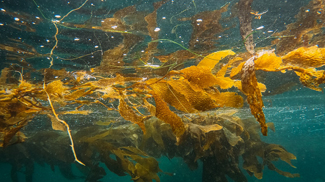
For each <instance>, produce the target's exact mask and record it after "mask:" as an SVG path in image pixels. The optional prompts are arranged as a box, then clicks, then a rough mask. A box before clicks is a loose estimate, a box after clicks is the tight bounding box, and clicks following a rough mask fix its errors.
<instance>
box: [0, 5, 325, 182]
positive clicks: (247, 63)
mask: <svg viewBox="0 0 325 182" xmlns="http://www.w3.org/2000/svg"><path fill="white" fill-rule="evenodd" d="M252 2H253V1H252V0H240V1H239V3H238V4H236V5H234V6H233V10H235V9H237V10H238V11H239V13H238V12H236V13H233V14H231V15H230V16H229V17H222V16H223V13H225V12H227V11H228V7H230V5H231V3H227V4H226V5H224V6H222V7H220V8H217V9H215V10H211V11H203V12H199V13H197V12H189V13H195V14H194V15H189V16H190V17H189V18H180V19H179V21H190V23H191V25H192V28H193V32H192V34H191V38H190V40H189V42H181V43H179V42H177V41H173V40H169V39H160V38H162V37H164V38H165V35H163V36H162V31H160V28H161V30H163V29H162V27H160V26H161V25H162V24H163V23H162V22H160V20H159V17H157V15H159V13H160V10H162V9H163V8H165V6H166V7H167V8H168V6H169V5H170V4H172V3H170V4H169V3H168V0H162V1H158V2H155V3H153V5H151V4H149V5H148V7H153V10H152V11H151V12H144V11H139V10H140V9H141V8H143V7H139V6H138V5H131V6H129V7H123V8H122V9H119V10H113V11H112V12H111V13H109V14H106V15H105V16H103V17H102V20H101V21H100V22H99V21H98V22H97V23H93V22H92V21H94V20H95V19H96V18H98V17H94V16H91V17H90V18H89V19H88V20H87V21H86V22H84V23H83V24H80V22H79V23H74V22H73V21H71V22H70V21H69V22H63V19H64V18H66V17H67V16H68V15H69V14H70V13H72V12H75V11H76V12H78V11H77V10H80V9H82V8H86V7H87V6H86V7H83V6H84V5H85V4H87V3H88V1H87V0H86V1H84V3H83V4H82V5H81V6H79V7H78V8H76V9H73V10H71V11H70V12H68V14H66V16H63V18H61V19H60V20H57V21H50V22H47V23H49V24H50V25H51V26H52V25H54V26H55V30H56V34H54V39H55V42H54V45H51V47H52V46H53V47H52V49H51V51H50V53H46V54H44V53H42V54H41V53H39V52H38V51H39V50H38V49H35V48H34V46H31V45H28V44H27V43H25V42H24V41H20V40H13V39H12V40H10V41H9V43H4V44H1V45H0V49H1V50H4V52H5V53H6V56H7V60H15V61H16V62H15V63H13V64H8V65H6V66H8V67H6V68H4V69H2V72H1V77H0V84H1V90H0V145H1V147H3V148H0V154H1V156H3V155H4V156H7V157H6V160H7V159H8V160H9V161H10V163H11V164H12V165H13V166H14V167H13V174H16V173H17V171H18V167H17V166H15V165H16V164H15V162H16V161H17V160H18V161H19V162H20V163H21V164H19V165H21V166H30V165H31V164H33V163H34V162H37V163H40V164H43V165H44V163H47V164H49V165H50V166H51V168H53V169H54V166H58V167H59V169H61V171H65V169H66V171H70V170H71V169H70V168H69V167H67V166H69V165H70V164H71V163H72V162H74V160H75V161H77V162H79V163H80V164H85V165H86V166H81V165H80V166H78V167H79V168H80V170H81V171H82V173H84V176H83V177H84V178H85V179H86V181H98V180H100V179H101V178H103V177H104V176H105V174H106V173H105V169H104V168H103V167H101V166H100V165H99V164H100V163H104V164H105V165H106V167H107V168H108V169H109V170H111V171H112V172H114V173H115V174H117V175H118V176H124V175H129V176H130V177H131V180H133V181H137V182H141V181H152V180H155V181H160V179H159V175H158V174H159V173H160V172H162V171H161V170H160V168H159V164H158V162H157V160H156V159H155V158H158V157H161V156H163V155H165V156H167V157H169V158H173V157H180V158H183V159H184V162H185V163H187V164H188V166H189V168H190V169H193V170H194V169H196V168H197V167H198V162H199V161H202V162H203V168H204V172H203V182H207V181H227V180H228V179H229V178H231V179H232V180H234V181H247V179H246V177H245V175H244V172H245V171H242V169H244V170H246V172H247V173H248V174H249V175H254V176H255V177H256V178H257V179H262V177H263V170H265V168H266V167H268V168H269V169H270V170H274V171H275V172H277V173H279V174H280V175H283V176H286V177H298V174H291V173H288V172H284V171H281V170H280V169H278V168H277V167H276V166H275V164H276V163H274V164H273V163H272V162H273V161H276V160H282V161H285V162H286V163H288V164H289V165H290V166H291V167H294V166H293V165H292V164H291V160H295V159H296V157H295V156H294V155H293V154H291V153H289V152H288V151H287V150H286V149H285V148H284V147H282V146H280V145H276V144H268V143H265V142H263V141H262V140H261V137H260V132H258V131H259V130H260V129H261V131H262V134H263V135H267V132H268V131H267V130H268V128H270V129H271V130H273V131H274V125H273V124H272V123H270V122H268V123H266V121H267V119H268V118H265V116H264V113H263V107H264V104H263V100H262V98H263V97H264V96H265V95H267V94H268V93H272V94H280V93H283V92H284V91H287V90H289V89H287V88H283V87H284V86H287V85H286V84H288V86H290V88H291V87H292V86H296V87H298V86H299V85H300V84H299V83H298V82H297V81H295V80H290V82H289V83H284V84H283V85H280V86H279V87H277V88H272V86H273V85H269V83H268V82H267V79H269V76H271V77H272V76H273V75H272V73H269V72H290V71H292V73H293V74H296V75H297V76H298V77H299V79H300V82H301V83H302V85H303V86H306V87H308V88H310V89H313V90H316V91H322V88H321V84H323V83H325V71H324V70H322V68H323V66H324V65H325V63H324V56H323V55H324V48H322V47H323V45H322V44H319V45H318V46H315V45H316V43H317V44H318V43H319V42H321V38H322V35H321V34H320V33H319V32H320V29H321V27H322V25H321V24H320V23H319V22H318V21H317V20H322V19H323V14H324V13H320V14H319V13H317V9H318V10H319V8H320V7H322V6H323V1H321V0H313V1H311V2H310V4H309V5H307V6H306V7H305V8H302V10H301V11H300V13H299V14H298V15H297V22H295V23H293V24H290V25H289V26H287V30H285V31H283V32H280V33H278V34H273V37H272V36H270V37H268V38H274V37H276V36H277V37H276V38H278V40H276V41H274V42H273V43H274V44H276V45H275V47H276V50H261V49H262V48H255V42H254V39H253V34H255V33H256V31H252V25H251V24H252V21H253V19H252V17H253V16H252V15H253V14H254V15H257V18H259V17H260V14H258V13H254V12H252V11H251V5H252ZM35 3H36V2H35ZM193 4H194V5H195V3H194V1H193ZM195 6H196V5H195ZM162 7H163V8H162ZM160 8H161V9H160ZM306 8H308V9H309V12H306ZM1 11H2V10H1ZM94 12H95V11H94ZM6 13H7V14H8V12H6ZM6 13H5V14H6ZM308 13H310V14H308ZM112 14H113V15H112ZM316 14H318V15H316ZM8 15H9V16H17V17H18V16H19V15H21V16H23V15H24V14H23V13H21V14H19V13H12V14H8ZM235 16H238V18H239V29H240V36H241V37H242V41H240V42H239V43H238V42H237V43H236V46H235V47H233V48H232V49H231V50H230V49H229V46H228V47H227V49H226V50H223V49H218V50H216V49H215V47H216V45H217V42H216V41H218V40H219V39H220V38H221V36H218V35H221V33H223V32H225V31H227V30H228V29H229V28H233V27H235V26H236V25H233V26H231V25H230V26H229V25H227V27H225V26H224V25H225V24H224V23H225V22H226V21H228V20H231V19H232V18H233V17H235ZM29 18H31V17H29ZM255 18H256V17H255ZM45 19H46V18H45ZM45 19H42V21H44V20H45ZM164 19H166V17H162V20H161V21H163V20H164ZM158 20H159V21H158ZM256 20H257V19H256ZM311 20H312V21H311ZM309 21H310V22H309ZM37 23H38V22H37ZM300 24H302V25H304V26H300ZM22 26H24V25H19V27H13V28H19V29H21V28H22ZM33 26H34V25H33ZM35 26H36V25H35ZM176 26H178V25H176ZM58 27H60V31H59V29H58ZM66 29H73V30H75V31H76V32H78V31H79V30H85V31H87V33H88V32H90V31H93V33H94V37H96V39H97V36H96V34H98V33H102V34H103V35H106V36H107V37H109V36H110V37H111V38H110V39H109V41H111V42H110V43H111V44H112V46H111V47H109V48H107V46H102V44H104V43H106V42H108V41H107V40H99V39H97V42H96V46H95V47H97V48H99V49H100V50H99V49H98V50H96V51H95V52H92V53H90V54H87V55H89V56H90V55H91V56H92V55H95V53H96V52H98V53H100V57H101V58H100V60H96V61H97V62H96V61H95V62H96V64H94V65H90V64H89V62H91V61H90V60H87V62H88V64H89V65H88V66H89V67H90V69H89V70H88V67H87V70H78V68H79V67H75V66H71V67H73V69H77V70H72V71H71V70H69V68H68V67H67V68H61V69H60V68H59V67H60V65H59V64H58V60H60V59H61V57H59V56H60V55H58V54H56V51H55V50H56V49H57V48H58V47H59V46H61V45H59V46H58V43H59V41H60V42H61V41H62V40H63V39H59V40H58V39H57V38H58V37H61V36H62V37H64V34H63V33H62V32H64V31H61V30H66ZM26 31H28V30H27V29H26ZM234 32H236V31H234ZM109 33H111V34H109ZM108 34H109V35H108ZM229 35H232V34H229ZM114 36H119V37H121V38H122V37H123V40H122V39H121V38H116V39H113V38H114ZM166 36H167V35H166ZM222 36H223V35H222ZM227 36H228V35H227ZM238 36H239V35H238ZM293 36H297V40H296V39H294V38H293ZM112 37H113V38H112ZM76 40H78V39H76ZM78 41H79V40H78ZM26 42H27V41H26ZM76 42H77V41H76ZM166 42H167V43H173V44H174V45H175V46H178V47H177V48H176V49H174V47H172V46H171V48H170V49H169V48H168V51H167V52H163V51H161V50H158V48H159V46H158V45H159V44H162V46H165V43H166ZM288 42H290V43H291V44H290V46H288ZM97 43H99V44H98V45H97ZM242 43H243V44H244V46H245V48H246V51H247V52H239V51H242V50H243V49H242V47H240V44H242ZM237 44H238V45H237ZM76 45H79V44H76ZM91 46H93V45H91ZM187 47H188V48H187ZM230 47H231V46H230ZM97 48H96V49H97ZM255 49H256V52H255ZM264 49H269V47H265V48H264ZM166 50H167V49H166ZM238 50H239V51H238ZM98 55H99V54H98ZM42 57H48V58H47V60H48V62H49V63H50V67H51V68H43V69H38V70H36V69H35V68H33V66H34V65H31V64H29V62H30V61H34V62H35V59H40V58H42ZM82 57H84V56H81V57H75V58H73V59H74V60H79V61H78V63H82V61H84V60H83V59H81V58H82ZM54 59H55V60H54ZM56 59H57V60H56ZM87 59H88V58H87ZM89 59H90V58H89ZM62 60H64V61H63V62H65V61H67V60H66V59H64V58H63V59H62ZM85 60H86V59H85ZM65 63H67V62H65ZM73 63H74V62H73V61H72V62H71V63H70V62H68V64H70V65H72V64H73ZM97 63H98V64H97ZM63 65H64V64H63ZM22 67H23V69H22ZM71 67H70V68H71ZM68 70H69V71H68ZM279 75H280V73H279ZM281 76H282V75H281ZM42 79H43V80H42ZM276 89H279V90H280V91H276ZM265 91H270V92H265ZM244 100H246V101H244ZM245 102H247V103H248V105H249V107H250V111H251V113H252V115H253V116H254V117H255V118H256V120H257V121H258V122H259V125H258V124H257V123H256V121H255V119H254V118H249V119H246V120H242V119H241V116H242V115H241V114H240V112H239V110H236V108H247V107H248V106H247V104H246V103H245ZM223 108H227V109H230V111H229V112H227V110H226V109H223ZM215 111H216V112H215ZM237 112H239V113H237ZM36 116H37V117H41V121H43V120H44V121H46V122H47V123H48V124H49V123H50V124H51V126H52V129H53V130H58V131H41V130H40V131H38V129H37V131H36V128H35V131H33V132H31V133H28V132H25V131H24V130H22V129H23V128H24V127H26V126H28V127H30V128H33V127H34V126H33V125H32V123H33V122H31V121H32V120H33V118H34V117H36ZM72 116H73V119H75V120H73V121H72ZM99 116H100V117H102V118H97V117H99ZM111 116H112V117H111ZM42 117H44V118H42ZM94 117H95V119H94ZM92 122H94V123H92ZM80 123H83V124H80ZM70 124H71V126H72V127H73V131H71V130H70ZM46 127H50V126H49V125H48V126H46ZM47 129H48V128H45V130H47ZM62 131H66V132H67V133H68V135H66V134H65V133H64V132H62ZM69 140H70V141H69ZM69 144H70V145H71V148H72V153H71V150H70V149H71V148H69ZM74 144H75V145H74ZM4 147H6V148H4ZM12 150H14V151H16V152H17V153H18V154H20V155H18V154H17V155H16V156H25V159H23V158H18V159H17V160H16V158H13V157H12V156H10V155H9V154H8V153H11V152H12ZM77 156H78V158H77ZM240 158H242V159H243V161H244V162H243V164H241V163H240V162H239V161H240V160H239V159H240ZM79 159H80V160H79ZM2 160H4V159H3V158H1V159H0V161H2ZM81 161H82V162H81ZM241 165H242V166H241ZM28 175H29V176H30V175H31V174H30V172H29V173H28ZM64 176H65V177H67V178H71V179H73V178H74V176H73V175H71V176H69V175H67V174H64ZM13 178H15V175H13ZM227 178H228V179H227Z"/></svg>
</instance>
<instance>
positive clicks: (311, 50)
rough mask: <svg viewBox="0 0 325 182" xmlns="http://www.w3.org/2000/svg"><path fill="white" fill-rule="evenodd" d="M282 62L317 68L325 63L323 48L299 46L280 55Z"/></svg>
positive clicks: (324, 49)
mask: <svg viewBox="0 0 325 182" xmlns="http://www.w3.org/2000/svg"><path fill="white" fill-rule="evenodd" d="M282 61H283V63H284V64H286V65H287V64H289V65H292V66H299V67H300V68H311V67H313V68H318V67H321V66H324V65H325V48H318V46H313V47H308V48H305V47H301V48H298V49H296V50H294V51H291V52H289V53H288V54H287V55H285V56H283V57H282Z"/></svg>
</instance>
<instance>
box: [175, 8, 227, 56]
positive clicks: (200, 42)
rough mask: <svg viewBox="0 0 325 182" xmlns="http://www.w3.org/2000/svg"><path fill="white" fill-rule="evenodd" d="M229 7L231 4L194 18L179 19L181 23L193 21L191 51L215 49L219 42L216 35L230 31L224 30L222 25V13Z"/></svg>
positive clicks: (201, 13)
mask: <svg viewBox="0 0 325 182" xmlns="http://www.w3.org/2000/svg"><path fill="white" fill-rule="evenodd" d="M228 6H229V3H227V4H226V5H224V6H223V7H222V8H220V9H217V10H214V11H203V12H200V13H198V14H196V15H194V16H192V17H188V18H179V19H178V20H179V21H191V25H192V27H193V33H192V36H191V40H190V41H189V47H190V48H191V49H198V50H211V49H213V48H214V47H215V45H214V44H215V41H216V40H218V37H217V36H216V35H217V34H220V33H222V32H224V31H225V30H227V29H229V28H224V27H223V26H222V25H221V23H220V20H221V19H222V18H221V16H222V13H224V12H226V11H227V10H228Z"/></svg>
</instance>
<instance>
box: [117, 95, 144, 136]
mask: <svg viewBox="0 0 325 182" xmlns="http://www.w3.org/2000/svg"><path fill="white" fill-rule="evenodd" d="M118 111H119V113H120V115H121V116H122V117H123V118H124V119H125V120H127V121H131V122H132V123H135V124H138V125H139V127H140V128H141V129H142V131H143V133H144V134H145V133H146V127H145V125H144V123H143V120H144V118H143V117H142V116H139V115H137V114H136V113H135V112H134V110H132V108H131V107H130V106H128V105H127V104H126V102H125V101H124V99H123V98H120V104H119V106H118Z"/></svg>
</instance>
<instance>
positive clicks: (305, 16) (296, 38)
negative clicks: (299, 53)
mask: <svg viewBox="0 0 325 182" xmlns="http://www.w3.org/2000/svg"><path fill="white" fill-rule="evenodd" d="M324 3H325V2H324V1H323V0H311V1H310V2H309V4H308V5H307V6H305V7H301V8H300V11H299V13H298V14H297V15H296V16H295V18H296V19H297V20H296V21H295V22H294V23H291V24H289V25H287V27H286V28H287V29H286V30H284V31H282V32H279V33H276V34H274V36H275V37H277V38H278V39H275V40H274V42H273V43H274V44H276V52H277V54H279V55H284V54H286V53H288V52H289V51H293V50H294V49H297V48H299V47H301V46H306V47H307V46H312V45H317V44H319V43H320V44H323V41H322V40H321V39H323V35H320V36H317V35H318V34H319V33H320V31H321V28H322V26H323V25H322V23H321V21H324V18H325V17H324ZM316 37H317V38H316ZM315 38H316V39H315Z"/></svg>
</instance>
